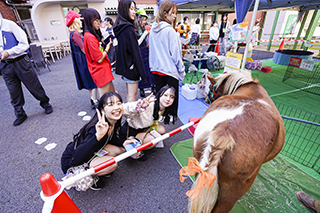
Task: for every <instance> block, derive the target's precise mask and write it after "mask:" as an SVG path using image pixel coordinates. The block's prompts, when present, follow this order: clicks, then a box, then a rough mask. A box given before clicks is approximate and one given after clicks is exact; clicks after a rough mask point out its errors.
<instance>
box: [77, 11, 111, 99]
mask: <svg viewBox="0 0 320 213" xmlns="http://www.w3.org/2000/svg"><path fill="white" fill-rule="evenodd" d="M83 16H84V23H85V33H84V51H85V53H86V58H87V62H88V68H89V71H90V73H91V76H92V78H93V80H94V82H95V83H96V85H97V87H98V91H99V95H100V97H101V96H102V95H103V94H104V93H106V92H109V91H114V86H113V83H112V81H113V79H114V77H113V75H112V72H111V64H110V61H109V59H108V57H107V53H108V51H109V49H110V46H111V45H112V41H110V42H109V43H108V45H107V46H106V47H105V49H104V50H103V52H101V51H100V42H101V39H102V35H101V31H100V29H99V28H100V19H101V17H100V14H99V13H98V11H96V10H95V9H92V8H87V9H85V11H84V15H83Z"/></svg>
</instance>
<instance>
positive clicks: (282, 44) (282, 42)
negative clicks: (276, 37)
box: [279, 38, 284, 50]
mask: <svg viewBox="0 0 320 213" xmlns="http://www.w3.org/2000/svg"><path fill="white" fill-rule="evenodd" d="M283 48H284V38H283V39H282V41H281V44H280V46H279V50H283Z"/></svg>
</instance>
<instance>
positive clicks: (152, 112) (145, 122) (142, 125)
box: [122, 85, 178, 148]
mask: <svg viewBox="0 0 320 213" xmlns="http://www.w3.org/2000/svg"><path fill="white" fill-rule="evenodd" d="M176 97H177V91H176V90H175V88H174V87H172V86H169V85H166V86H164V87H162V88H161V89H160V90H159V92H158V93H157V95H156V97H155V99H154V97H152V94H151V95H150V96H148V97H147V98H145V99H143V100H138V101H136V102H130V103H126V104H124V105H123V115H124V116H125V117H126V118H127V123H126V124H124V125H123V126H122V127H123V128H122V131H123V133H122V135H127V136H133V137H136V138H138V139H139V140H140V141H141V142H142V143H146V142H148V141H150V140H152V139H154V138H157V137H159V136H161V135H162V134H164V133H165V132H166V129H165V128H164V127H163V126H162V125H160V124H159V122H160V121H163V122H164V124H169V123H170V120H171V122H172V123H173V124H174V122H175V121H176V119H177V115H176V111H175V109H176V108H177V105H178V101H177V98H176ZM150 148H152V147H150Z"/></svg>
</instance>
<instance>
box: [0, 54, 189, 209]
mask: <svg viewBox="0 0 320 213" xmlns="http://www.w3.org/2000/svg"><path fill="white" fill-rule="evenodd" d="M50 68H51V70H52V72H48V70H47V69H44V68H41V75H40V76H39V78H40V81H41V83H42V85H43V87H44V88H45V90H46V92H47V95H48V96H49V97H50V99H51V100H50V102H51V104H52V106H53V109H54V112H53V113H52V114H50V115H46V114H45V113H44V110H43V109H42V108H41V107H40V106H39V102H38V101H37V100H35V99H34V98H33V97H32V96H31V94H30V93H29V92H28V91H27V90H26V89H25V88H24V95H25V99H26V104H25V107H24V108H25V111H26V113H27V115H28V116H29V118H28V119H27V120H26V121H25V122H24V123H23V124H22V125H20V126H18V127H14V126H13V125H12V122H13V121H14V119H15V116H14V113H13V108H12V106H11V104H10V97H9V93H8V91H7V88H6V86H5V83H4V81H3V79H1V80H0V100H1V101H0V109H1V110H0V117H1V126H0V127H1V128H0V150H1V151H0V153H1V154H0V159H1V161H2V162H3V165H2V166H1V169H0V172H1V176H0V182H1V183H2V187H1V190H0V212H6V213H11V212H12V213H13V212H41V209H42V206H43V201H42V200H41V198H40V191H41V188H40V184H39V178H40V176H41V175H42V174H44V173H46V172H50V173H52V174H53V175H54V177H56V178H57V179H58V180H60V179H61V178H62V176H63V173H62V171H61V169H60V157H61V154H62V152H63V150H64V149H65V147H66V145H67V143H69V142H70V141H71V140H72V137H73V134H75V133H77V131H78V130H79V129H80V128H81V127H82V126H83V125H84V124H85V121H83V120H82V117H79V116H78V112H80V111H86V112H87V113H88V114H89V115H91V116H92V115H93V114H94V111H93V110H91V109H90V99H89V93H88V92H87V91H85V90H81V91H79V90H78V89H77V86H76V81H75V77H74V73H73V68H72V62H71V56H70V55H68V56H67V57H65V58H63V59H62V60H60V61H57V62H56V63H55V64H52V65H51V66H50ZM115 77H116V80H115V81H114V83H115V87H116V89H117V90H118V91H119V93H120V94H123V96H124V94H125V84H124V82H123V81H122V80H121V79H120V78H119V76H117V75H115ZM1 78H2V77H1ZM180 125H182V123H181V122H180V121H178V122H177V123H176V124H175V125H169V126H167V130H168V131H170V130H172V129H174V128H176V127H178V126H180ZM42 137H45V138H47V141H46V142H44V143H43V144H41V145H38V144H36V143H35V141H36V140H37V139H39V138H42ZM189 138H191V135H190V134H189V133H188V132H187V131H184V132H181V133H179V134H177V135H175V136H172V137H171V138H169V139H167V140H165V148H163V149H155V150H151V151H147V155H148V159H147V161H145V162H141V161H136V160H133V159H131V158H130V159H126V160H124V161H122V162H120V163H119V166H118V168H117V170H116V171H115V172H114V174H113V176H112V177H111V178H108V179H106V187H105V188H104V189H103V190H101V191H99V192H97V191H92V190H90V189H89V190H88V191H86V192H78V191H75V190H74V189H71V190H69V191H67V193H68V194H69V196H70V197H71V198H72V199H73V201H74V202H75V203H76V204H77V206H78V207H79V208H80V209H81V211H83V212H92V213H93V212H94V213H99V212H103V211H107V212H108V213H111V212H187V196H186V195H185V192H186V191H188V190H189V189H190V187H191V184H192V183H191V181H190V180H189V179H188V180H186V181H185V183H184V184H182V183H180V181H179V169H180V166H179V164H178V163H177V161H176V160H175V159H174V157H173V156H172V154H171V153H170V150H169V149H170V147H171V145H172V144H173V143H176V142H179V141H182V140H185V139H189ZM50 143H56V144H57V146H56V147H55V148H54V149H52V150H51V151H47V150H46V149H45V148H44V147H45V146H46V145H48V144H50Z"/></svg>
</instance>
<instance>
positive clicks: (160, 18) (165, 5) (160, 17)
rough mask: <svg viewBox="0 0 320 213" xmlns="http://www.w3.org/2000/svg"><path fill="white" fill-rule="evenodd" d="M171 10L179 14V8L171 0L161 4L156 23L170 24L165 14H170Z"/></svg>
mask: <svg viewBox="0 0 320 213" xmlns="http://www.w3.org/2000/svg"><path fill="white" fill-rule="evenodd" d="M171 8H173V9H175V10H176V11H177V13H178V6H177V4H176V3H174V2H172V1H169V0H166V1H163V2H162V3H161V5H160V7H159V11H158V14H157V15H156V17H155V19H154V21H156V22H158V24H159V22H160V21H166V22H168V20H167V19H166V17H165V16H164V12H166V13H167V14H169V12H170V10H171ZM168 23H169V22H168ZM169 24H171V23H169Z"/></svg>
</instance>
